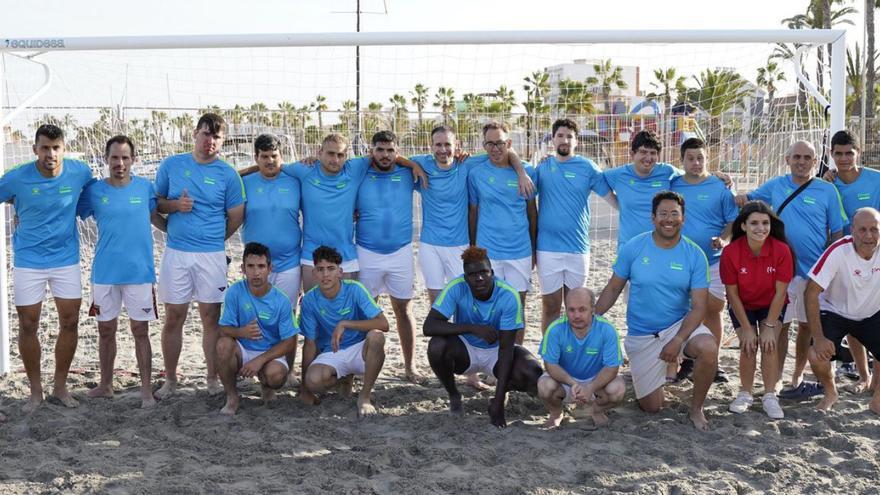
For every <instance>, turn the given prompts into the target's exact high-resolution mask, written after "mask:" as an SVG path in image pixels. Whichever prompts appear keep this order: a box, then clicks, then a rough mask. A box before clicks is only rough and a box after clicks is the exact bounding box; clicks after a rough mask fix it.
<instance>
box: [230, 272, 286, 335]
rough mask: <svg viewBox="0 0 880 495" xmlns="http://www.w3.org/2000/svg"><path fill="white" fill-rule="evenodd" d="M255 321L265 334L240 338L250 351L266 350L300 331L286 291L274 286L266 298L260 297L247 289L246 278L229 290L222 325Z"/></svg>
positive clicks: (244, 323)
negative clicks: (253, 337) (256, 337)
mask: <svg viewBox="0 0 880 495" xmlns="http://www.w3.org/2000/svg"><path fill="white" fill-rule="evenodd" d="M254 320H256V321H257V325H259V326H260V332H261V333H262V337H261V338H259V339H256V340H252V339H238V341H239V342H240V343H241V346H242V347H244V348H245V349H247V350H249V351H257V352H266V351H268V350H269V349H271V348H272V347H274V346H275V345H276V344H278V343H279V342H281V341H282V340H286V339H289V338H291V337H293V336H294V335H296V334H298V333H299V328H298V327H297V326H296V321H295V320H294V318H293V307H292V306H291V305H290V299H289V298H288V297H287V294H285V293H284V292H283V291H282V290H280V289H277V288H275V287H274V286H273V287H272V288H271V289H269V292H267V293H266V294H265V295H264V296H263V297H257V296H255V295H253V294H252V293H251V291H250V289H248V284H247V280H245V279H241V280H239V281H238V282H235V283H234V284H232V285H230V286H229V288H227V289H226V294H225V295H224V296H223V312H222V313H221V314H220V325H221V326H224V327H243V326H245V325H247V324H248V323H250V322H252V321H254Z"/></svg>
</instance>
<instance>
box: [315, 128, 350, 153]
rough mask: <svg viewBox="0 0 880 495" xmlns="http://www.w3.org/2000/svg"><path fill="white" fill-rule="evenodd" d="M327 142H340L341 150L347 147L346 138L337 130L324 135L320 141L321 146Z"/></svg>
mask: <svg viewBox="0 0 880 495" xmlns="http://www.w3.org/2000/svg"><path fill="white" fill-rule="evenodd" d="M327 143H337V144H341V145H342V149H343V150H347V149H348V138H346V137H345V136H343V135H342V134H339V133H338V132H331V133H330V134H327V135H326V136H324V140H323V141H321V147H322V148H323V147H324V145H325V144H327Z"/></svg>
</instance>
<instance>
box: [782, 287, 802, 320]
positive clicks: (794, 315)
mask: <svg viewBox="0 0 880 495" xmlns="http://www.w3.org/2000/svg"><path fill="white" fill-rule="evenodd" d="M806 288H807V281H806V280H804V278H803V277H801V276H800V275H795V277H794V278H793V279H791V283H790V284H788V306H786V307H785V317H784V318H783V319H782V322H783V323H791V322H792V320H797V321H799V322H802V323H806V322H807V308H806V306H805V305H804V290H806Z"/></svg>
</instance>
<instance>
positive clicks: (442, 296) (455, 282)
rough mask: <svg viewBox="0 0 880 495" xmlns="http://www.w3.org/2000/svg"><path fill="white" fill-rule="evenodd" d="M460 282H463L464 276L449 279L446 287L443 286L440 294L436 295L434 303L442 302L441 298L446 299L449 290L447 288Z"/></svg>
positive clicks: (439, 303)
mask: <svg viewBox="0 0 880 495" xmlns="http://www.w3.org/2000/svg"><path fill="white" fill-rule="evenodd" d="M461 282H464V277H458V278H454V279H452V280H450V281H449V283H448V284H446V287H444V288H443V292H441V293H440V295H439V296H437V300H436V301H434V304H436V305H438V306H439V305H441V304H443V300H444V299H446V293H447V292H449V289H451V288H453V287H454V286H456V285H458V284H460V283H461Z"/></svg>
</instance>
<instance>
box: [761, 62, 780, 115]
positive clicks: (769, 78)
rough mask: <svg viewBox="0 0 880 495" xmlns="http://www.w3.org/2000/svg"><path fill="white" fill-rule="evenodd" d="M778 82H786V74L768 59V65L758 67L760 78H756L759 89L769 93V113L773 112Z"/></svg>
mask: <svg viewBox="0 0 880 495" xmlns="http://www.w3.org/2000/svg"><path fill="white" fill-rule="evenodd" d="M778 81H785V73H784V72H782V70H781V69H780V68H779V64H777V63H776V62H774V61H773V59H772V58H768V59H767V65H765V66H764V67H758V76H757V77H756V78H755V82H756V83H757V84H758V87H760V88H763V89H764V90H765V91H767V112H768V113H770V112H772V111H773V97H774V96H775V95H776V90H777V89H778V88H777V87H776V83H777V82H778Z"/></svg>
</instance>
